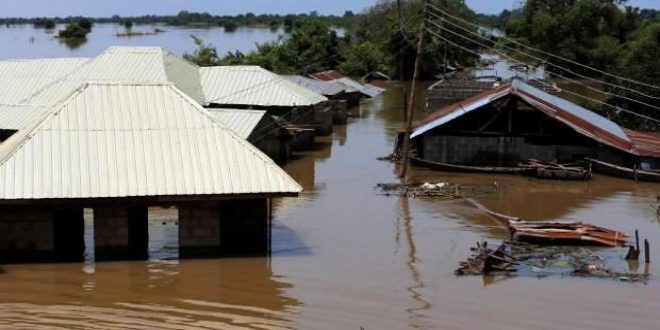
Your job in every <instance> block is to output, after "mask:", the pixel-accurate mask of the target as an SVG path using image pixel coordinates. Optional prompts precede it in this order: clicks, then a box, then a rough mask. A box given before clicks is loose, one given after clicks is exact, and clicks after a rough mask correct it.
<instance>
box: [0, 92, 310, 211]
mask: <svg viewBox="0 0 660 330" xmlns="http://www.w3.org/2000/svg"><path fill="white" fill-rule="evenodd" d="M300 191H301V187H300V186H299V185H298V184H297V183H296V182H295V181H294V180H293V179H292V178H291V177H289V176H288V175H287V174H286V173H285V172H284V171H283V170H282V169H281V168H280V167H278V166H277V165H276V164H275V163H274V162H273V161H272V160H271V159H269V158H268V157H267V156H265V155H264V154H263V153H262V152H260V151H259V150H258V149H256V148H255V147H254V146H252V145H251V144H250V143H248V142H247V141H245V140H244V139H242V138H240V137H239V136H237V135H236V134H234V133H233V132H232V131H231V130H229V129H227V128H226V127H224V126H222V125H221V124H219V123H218V122H216V121H215V120H213V119H212V117H211V115H210V114H209V113H208V111H206V109H204V108H202V107H201V106H200V105H199V104H197V102H195V101H194V100H193V99H192V98H190V97H189V96H188V95H186V94H185V93H183V92H182V91H181V90H180V89H179V88H177V87H175V86H174V85H172V84H167V83H165V84H157V83H111V82H100V83H90V84H84V85H83V86H81V87H80V88H79V89H77V90H76V91H74V92H73V93H72V94H70V95H69V96H68V97H67V98H65V99H63V100H62V101H61V102H59V103H58V105H56V106H54V107H51V108H49V109H48V111H47V112H45V113H43V114H42V117H41V118H40V119H39V120H37V121H35V122H34V123H32V124H31V125H30V127H28V128H26V129H24V130H22V131H20V132H19V133H17V134H15V135H14V136H12V137H11V138H9V139H8V140H7V141H5V143H3V144H2V145H0V200H41V199H89V198H120V197H146V196H197V197H204V196H215V195H239V194H240V195H242V194H296V193H298V192H300Z"/></svg>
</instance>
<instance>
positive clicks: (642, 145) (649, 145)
mask: <svg viewBox="0 0 660 330" xmlns="http://www.w3.org/2000/svg"><path fill="white" fill-rule="evenodd" d="M624 131H625V132H626V135H628V137H630V140H632V143H633V145H634V146H635V150H636V151H637V154H638V155H640V156H644V157H658V158H660V132H639V131H633V130H630V129H625V130H624Z"/></svg>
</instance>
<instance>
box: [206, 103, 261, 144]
mask: <svg viewBox="0 0 660 330" xmlns="http://www.w3.org/2000/svg"><path fill="white" fill-rule="evenodd" d="M208 111H209V112H210V113H211V115H212V116H213V117H215V118H216V119H217V120H218V121H219V122H220V123H221V124H223V125H224V126H225V127H227V128H229V129H231V130H232V131H234V132H235V133H236V134H237V135H238V136H240V137H242V138H244V139H247V138H248V137H250V134H252V132H254V130H255V128H257V125H258V124H259V122H260V121H261V120H262V119H263V118H264V116H266V111H263V110H243V109H208Z"/></svg>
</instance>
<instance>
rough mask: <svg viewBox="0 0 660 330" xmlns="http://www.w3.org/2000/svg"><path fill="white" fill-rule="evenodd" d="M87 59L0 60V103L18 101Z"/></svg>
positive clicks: (69, 71)
mask: <svg viewBox="0 0 660 330" xmlns="http://www.w3.org/2000/svg"><path fill="white" fill-rule="evenodd" d="M87 61H89V59H86V58H58V59H34V60H3V61H0V104H5V105H7V104H9V105H11V104H16V103H19V102H21V101H22V100H24V99H25V98H27V97H29V96H30V95H32V94H33V93H34V92H36V91H37V90H39V89H41V88H43V87H45V86H46V85H48V84H49V83H51V82H53V81H55V80H57V79H60V78H62V77H64V76H66V75H67V74H69V73H71V72H72V71H74V70H75V69H77V68H79V67H80V66H81V65H83V64H84V63H86V62H87ZM0 121H1V120H0Z"/></svg>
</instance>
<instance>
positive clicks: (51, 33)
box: [0, 24, 284, 59]
mask: <svg viewBox="0 0 660 330" xmlns="http://www.w3.org/2000/svg"><path fill="white" fill-rule="evenodd" d="M62 29H64V25H58V26H57V27H56V28H55V29H52V30H47V29H35V28H34V27H33V26H32V25H12V26H4V25H3V26H0V44H2V45H3V47H0V59H15V58H50V57H90V56H95V55H97V54H99V53H100V52H102V51H103V50H105V49H106V48H108V47H110V46H159V47H165V48H167V49H168V50H170V51H172V52H173V53H175V54H177V55H182V54H184V53H186V52H188V53H191V52H193V51H194V50H195V48H196V46H195V44H194V43H193V40H192V38H191V37H190V36H191V35H195V36H197V37H199V38H202V39H203V40H204V43H205V44H211V45H213V46H215V47H217V49H218V53H219V54H220V55H224V54H226V53H227V52H230V51H231V52H235V51H241V52H248V51H251V50H254V49H256V44H257V43H263V42H267V41H273V40H276V39H277V38H278V36H279V35H281V34H284V31H283V30H278V31H272V30H270V29H267V28H249V27H241V28H239V29H237V30H236V31H235V32H225V30H224V28H222V27H204V28H197V27H176V26H166V25H135V26H134V27H133V29H132V30H133V32H144V33H153V32H154V31H155V30H156V29H160V30H162V31H163V32H162V33H156V34H152V35H143V36H131V37H118V36H117V34H119V33H125V32H126V29H125V28H124V27H123V26H122V25H117V24H95V25H94V27H93V28H92V32H91V33H90V34H89V35H88V36H87V40H86V41H79V42H65V41H63V40H60V39H58V38H55V37H56V36H57V31H59V30H62Z"/></svg>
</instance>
